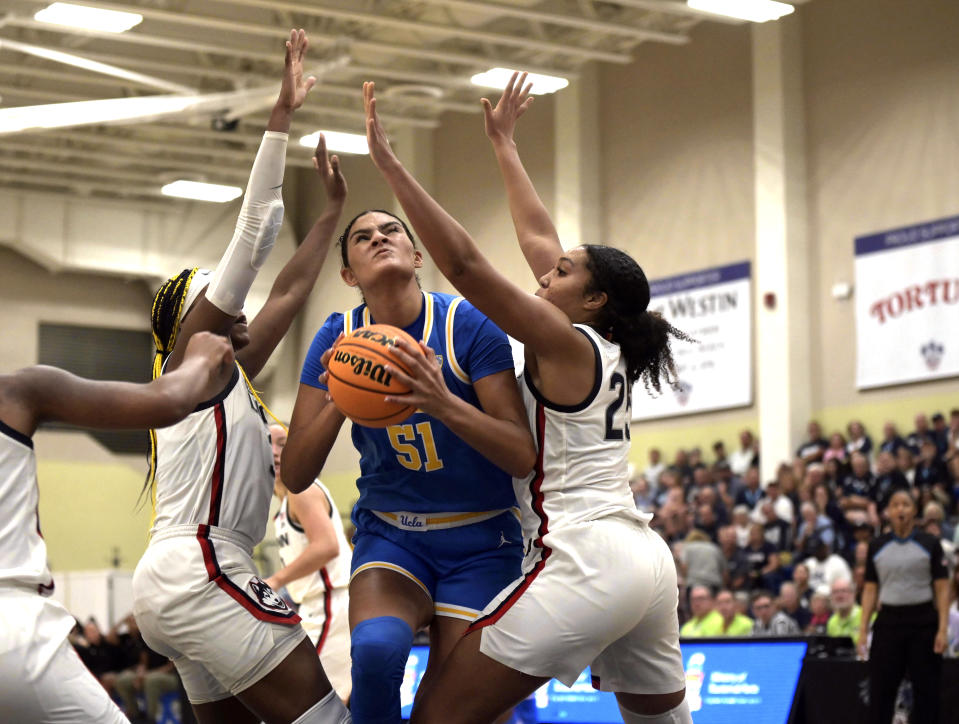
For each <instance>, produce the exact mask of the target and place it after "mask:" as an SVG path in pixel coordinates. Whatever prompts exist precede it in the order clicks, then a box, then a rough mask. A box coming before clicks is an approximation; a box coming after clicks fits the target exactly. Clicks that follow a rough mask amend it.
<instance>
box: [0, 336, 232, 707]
mask: <svg viewBox="0 0 959 724" xmlns="http://www.w3.org/2000/svg"><path fill="white" fill-rule="evenodd" d="M232 366H233V348H232V347H231V346H230V344H229V343H228V342H227V341H226V339H224V338H223V337H218V336H216V335H213V334H209V333H203V334H197V335H194V338H193V339H192V340H190V344H189V346H188V347H187V349H186V353H185V355H184V359H183V363H182V364H181V365H180V368H179V369H178V370H177V371H176V372H175V373H172V374H169V375H165V376H164V377H163V378H161V379H158V380H154V381H153V382H150V383H148V384H145V385H138V384H131V383H128V382H94V381H91V380H86V379H83V378H81V377H75V376H74V375H72V374H70V373H69V372H64V371H63V370H60V369H57V368H55V367H30V368H27V369H24V370H20V371H19V372H16V373H14V374H12V375H2V376H0V511H2V512H0V721H3V722H72V723H76V724H79V723H80V722H89V724H104V723H107V724H110V723H112V722H126V721H127V719H126V717H125V716H123V714H121V713H120V710H119V709H118V708H117V706H116V704H114V703H113V701H111V700H110V697H109V696H108V695H107V693H106V691H105V690H104V688H103V687H102V686H101V685H100V684H99V682H98V681H97V680H96V679H95V678H94V677H93V675H92V674H91V673H90V672H89V671H88V670H87V668H86V667H85V666H84V665H83V663H82V662H81V661H80V658H79V657H78V656H77V654H76V652H75V651H74V650H73V647H72V646H71V645H70V643H69V642H68V641H67V634H68V633H69V632H70V629H72V628H73V625H74V623H75V621H74V619H73V617H72V616H71V615H70V614H69V613H67V610H66V609H65V608H64V607H63V606H62V605H60V603H58V602H57V601H54V600H53V599H51V598H49V596H50V594H51V593H52V592H53V578H52V577H51V575H50V569H49V568H48V567H47V547H46V545H45V544H44V542H43V536H42V535H41V534H40V521H39V515H38V498H39V491H38V490H37V459H36V455H35V454H34V450H33V440H32V439H31V438H32V436H33V433H34V432H35V431H36V429H37V427H38V426H39V425H40V424H41V423H43V422H53V421H60V422H67V423H70V424H72V425H82V426H84V427H98V428H148V427H159V426H161V425H170V424H173V423H174V422H177V421H178V420H181V419H183V417H184V416H185V415H187V414H188V413H189V411H190V410H192V409H193V408H194V407H195V406H196V405H197V403H199V402H200V400H203V399H205V398H206V397H209V396H210V395H211V394H213V392H214V391H215V389H216V383H217V381H218V379H219V375H220V374H221V373H222V369H223V368H227V369H229V368H231V367H232Z"/></svg>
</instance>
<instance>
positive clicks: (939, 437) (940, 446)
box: [930, 412, 949, 457]
mask: <svg viewBox="0 0 959 724" xmlns="http://www.w3.org/2000/svg"><path fill="white" fill-rule="evenodd" d="M930 434H931V437H932V439H933V441H934V442H935V443H936V450H938V451H939V457H942V456H943V455H945V454H946V451H947V450H948V449H949V426H948V425H946V418H945V417H944V416H943V414H942V413H941V412H937V413H936V414H935V415H933V416H932V431H931V433H930Z"/></svg>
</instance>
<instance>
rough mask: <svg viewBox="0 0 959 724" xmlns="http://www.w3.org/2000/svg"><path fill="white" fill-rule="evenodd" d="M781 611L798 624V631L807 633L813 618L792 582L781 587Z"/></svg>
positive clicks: (787, 582) (786, 582)
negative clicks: (800, 599) (801, 601)
mask: <svg viewBox="0 0 959 724" xmlns="http://www.w3.org/2000/svg"><path fill="white" fill-rule="evenodd" d="M779 610H780V611H782V612H783V613H784V614H786V615H787V616H789V617H790V618H791V619H792V620H793V621H795V622H796V626H797V630H798V631H805V630H806V627H807V626H808V625H809V621H810V619H811V618H812V614H811V613H810V612H809V609H808V608H806V607H805V606H803V605H802V603H800V601H799V592H798V590H797V589H796V584H795V583H793V582H792V581H785V582H784V583H783V584H782V585H781V586H780V587H779Z"/></svg>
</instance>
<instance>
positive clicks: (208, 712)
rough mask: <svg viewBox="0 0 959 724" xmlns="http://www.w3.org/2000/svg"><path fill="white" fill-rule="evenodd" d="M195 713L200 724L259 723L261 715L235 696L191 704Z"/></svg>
mask: <svg viewBox="0 0 959 724" xmlns="http://www.w3.org/2000/svg"><path fill="white" fill-rule="evenodd" d="M190 706H192V707H193V715H194V716H195V717H196V720H197V721H198V722H199V723H200V724H219V723H220V722H227V721H228V722H231V724H234V723H235V724H258V722H259V721H260V717H258V716H257V715H256V714H254V713H253V712H252V711H250V710H249V709H247V708H246V707H245V706H244V705H243V703H242V702H241V701H240V700H239V699H237V698H236V697H235V696H228V697H227V698H226V699H220V700H219V701H209V702H207V703H205V704H191V705H190Z"/></svg>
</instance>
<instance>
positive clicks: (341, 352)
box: [327, 324, 422, 427]
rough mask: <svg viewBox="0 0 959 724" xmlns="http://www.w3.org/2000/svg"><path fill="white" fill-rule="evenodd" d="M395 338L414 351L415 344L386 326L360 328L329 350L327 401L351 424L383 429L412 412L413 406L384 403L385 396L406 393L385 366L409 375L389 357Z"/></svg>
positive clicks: (402, 334) (397, 361)
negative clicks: (331, 351)
mask: <svg viewBox="0 0 959 724" xmlns="http://www.w3.org/2000/svg"><path fill="white" fill-rule="evenodd" d="M398 338H402V339H405V340H406V341H407V342H409V344H410V345H411V346H412V347H413V348H414V349H415V350H416V352H417V353H419V354H422V352H421V351H420V346H419V343H418V342H417V341H416V340H415V339H413V338H412V337H411V336H410V335H408V334H407V333H406V332H404V331H403V330H402V329H399V328H397V327H393V326H390V325H389V324H371V325H369V326H367V327H360V328H359V329H357V330H354V331H353V333H352V334H350V335H349V336H347V337H344V338H343V339H341V340H340V341H339V343H338V344H336V345H334V347H333V355H332V356H331V357H330V361H329V365H328V367H327V371H328V372H329V373H330V376H329V379H328V380H327V386H328V387H329V389H330V397H332V398H333V403H334V404H335V405H336V406H337V408H339V410H340V412H342V413H343V414H344V415H346V416H347V417H348V418H350V419H351V420H352V421H353V422H355V423H357V424H360V425H365V426H366V427H386V426H387V425H392V424H394V423H397V422H400V421H401V420H405V419H406V418H407V417H409V416H410V415H412V414H413V413H414V412H416V406H415V405H404V404H403V403H397V402H387V401H386V400H385V399H384V398H385V397H386V396H387V395H391V396H396V395H403V394H406V393H407V392H409V388H408V387H406V386H405V385H402V384H400V383H399V382H398V381H397V380H396V379H395V377H394V376H393V375H392V374H391V373H389V372H387V371H386V370H385V369H384V366H385V365H392V366H393V367H394V368H398V369H401V370H403V371H404V372H409V370H408V369H407V368H406V367H405V366H404V365H403V363H402V362H400V361H399V359H397V358H396V357H394V356H393V345H394V344H396V340H397V339H398Z"/></svg>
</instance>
